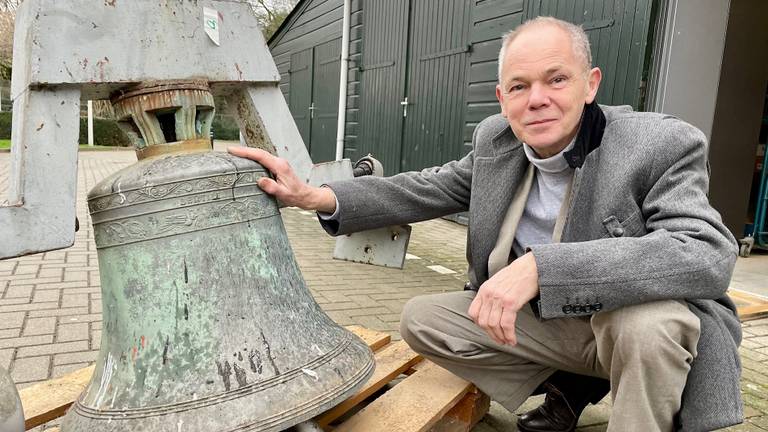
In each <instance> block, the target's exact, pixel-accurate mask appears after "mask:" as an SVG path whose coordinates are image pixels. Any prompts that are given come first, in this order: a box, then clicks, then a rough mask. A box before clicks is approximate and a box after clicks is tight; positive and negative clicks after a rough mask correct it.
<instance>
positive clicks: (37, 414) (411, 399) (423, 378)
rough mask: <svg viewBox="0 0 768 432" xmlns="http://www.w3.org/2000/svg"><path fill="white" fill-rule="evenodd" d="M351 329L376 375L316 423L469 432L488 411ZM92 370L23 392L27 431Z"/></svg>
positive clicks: (377, 430)
mask: <svg viewBox="0 0 768 432" xmlns="http://www.w3.org/2000/svg"><path fill="white" fill-rule="evenodd" d="M347 329H348V330H350V331H352V332H353V333H355V334H356V335H358V336H359V337H360V338H361V339H363V340H364V341H365V342H366V343H367V344H368V346H369V347H371V350H373V351H374V355H375V358H376V370H375V371H374V373H373V375H372V376H371V378H370V379H369V380H368V382H367V383H366V384H365V385H364V386H363V387H362V388H361V389H360V390H358V392H357V393H356V394H354V395H352V396H351V397H350V398H348V399H347V400H345V401H344V402H342V403H340V404H339V405H337V406H336V407H334V408H332V409H331V410H329V411H326V412H325V413H323V414H321V415H319V416H317V417H316V418H315V421H316V422H317V423H318V424H319V425H320V426H321V427H322V428H323V429H324V430H326V431H334V432H360V431H365V432H422V431H432V432H467V431H469V430H470V429H471V428H472V427H473V426H474V425H475V424H476V423H477V422H478V421H480V419H481V418H482V417H483V416H484V415H485V413H486V412H488V407H489V404H490V399H489V398H488V396H486V395H485V394H483V393H481V392H480V391H478V390H477V389H476V388H475V386H474V385H472V384H471V383H469V382H467V381H465V380H463V379H461V378H458V377H457V376H455V375H453V374H452V373H450V372H448V371H446V370H445V369H443V368H441V367H439V366H437V365H435V364H433V363H431V362H429V361H428V360H423V359H422V358H421V356H419V355H418V354H416V353H415V352H413V351H412V350H411V349H410V348H409V347H408V345H406V344H405V342H403V341H398V342H391V340H390V337H389V335H387V334H386V333H382V332H377V331H372V330H368V329H365V328H363V327H359V326H351V327H347ZM93 368H94V367H93V366H90V367H87V368H83V369H80V370H77V371H75V372H72V373H69V374H67V375H65V376H63V377H61V378H56V379H52V380H49V381H46V382H43V383H40V384H36V385H33V386H31V387H27V388H25V389H22V390H21V391H20V392H19V393H20V396H21V402H22V405H23V406H24V414H25V416H26V428H27V430H29V429H31V428H34V427H36V426H39V425H41V424H43V423H46V422H49V421H51V420H54V419H56V418H57V417H60V416H62V415H64V413H65V412H66V411H67V409H68V408H69V406H70V405H72V403H73V402H74V401H75V399H77V397H78V396H79V395H80V393H82V392H83V390H84V389H85V387H86V386H87V385H88V381H89V380H90V378H91V375H92V374H93ZM404 376H405V377H406V378H405V379H402V380H399V382H397V383H393V381H395V380H396V379H397V378H402V377H404ZM392 384H394V385H392ZM382 392H383V394H382ZM376 394H378V397H374V395H376ZM53 431H56V432H58V428H51V429H47V430H46V432H53Z"/></svg>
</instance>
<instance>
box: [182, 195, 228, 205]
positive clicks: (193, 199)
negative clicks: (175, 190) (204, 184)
mask: <svg viewBox="0 0 768 432" xmlns="http://www.w3.org/2000/svg"><path fill="white" fill-rule="evenodd" d="M220 199H221V193H220V192H210V193H206V194H200V195H191V196H186V197H182V198H181V199H179V204H178V206H179V207H185V206H188V205H194V204H202V203H204V202H208V201H217V200H220Z"/></svg>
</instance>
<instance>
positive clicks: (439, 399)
mask: <svg viewBox="0 0 768 432" xmlns="http://www.w3.org/2000/svg"><path fill="white" fill-rule="evenodd" d="M471 388H472V384H471V383H469V382H468V381H465V380H463V379H461V378H459V377H457V376H456V375H454V374H452V373H450V372H448V371H447V370H445V369H443V368H441V367H439V366H437V365H435V364H433V363H429V364H427V365H426V366H425V367H424V368H423V369H420V370H419V371H418V372H416V373H415V374H413V375H411V376H409V377H408V378H406V379H405V380H403V381H402V382H401V383H399V384H398V385H396V386H395V387H394V388H393V389H391V390H389V391H388V392H386V393H385V394H384V395H382V396H381V397H379V398H378V399H376V400H375V401H373V402H371V403H370V404H369V405H368V406H367V407H365V408H363V409H362V410H361V411H360V412H358V413H357V414H355V415H354V416H352V417H350V418H349V419H348V420H347V421H345V422H344V423H343V424H341V425H340V426H339V427H337V428H336V429H334V431H335V432H354V431H365V432H423V431H428V430H429V429H430V428H431V427H432V426H434V425H435V424H436V423H437V422H438V420H440V419H441V418H442V417H443V416H444V415H445V414H446V413H447V412H448V411H449V410H450V409H451V408H453V406H454V405H456V403H457V402H458V401H459V400H461V398H462V397H464V395H465V394H467V392H468V391H469V390H470V389H471Z"/></svg>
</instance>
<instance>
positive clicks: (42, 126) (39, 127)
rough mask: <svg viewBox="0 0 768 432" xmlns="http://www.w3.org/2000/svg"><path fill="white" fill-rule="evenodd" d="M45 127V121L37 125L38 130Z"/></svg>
mask: <svg viewBox="0 0 768 432" xmlns="http://www.w3.org/2000/svg"><path fill="white" fill-rule="evenodd" d="M44 127H45V123H40V126H38V127H37V130H38V131H40V129H42V128H44Z"/></svg>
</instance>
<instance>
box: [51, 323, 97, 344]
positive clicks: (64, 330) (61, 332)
mask: <svg viewBox="0 0 768 432" xmlns="http://www.w3.org/2000/svg"><path fill="white" fill-rule="evenodd" d="M89 339H90V332H89V330H88V323H87V322H79V323H74V324H60V325H59V327H58V328H57V329H56V342H71V341H76V340H89Z"/></svg>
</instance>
